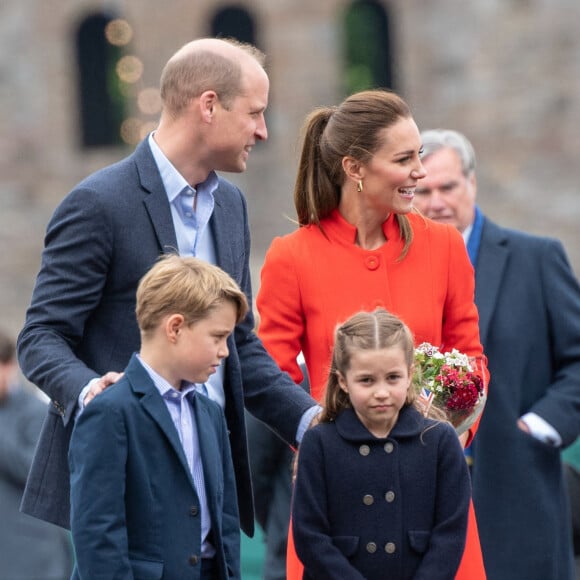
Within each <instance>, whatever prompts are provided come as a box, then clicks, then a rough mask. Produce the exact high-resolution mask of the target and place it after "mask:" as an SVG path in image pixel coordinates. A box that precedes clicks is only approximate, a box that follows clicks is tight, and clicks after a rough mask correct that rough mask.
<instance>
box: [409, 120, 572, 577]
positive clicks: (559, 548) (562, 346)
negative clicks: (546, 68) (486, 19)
mask: <svg viewBox="0 0 580 580" xmlns="http://www.w3.org/2000/svg"><path fill="white" fill-rule="evenodd" d="M422 139H423V147H424V152H423V155H422V160H423V164H424V166H425V169H426V171H427V176H426V177H425V178H424V179H422V180H421V182H420V183H419V186H418V187H417V191H416V198H415V207H416V208H417V209H418V210H419V211H421V212H422V213H423V214H424V215H425V216H427V217H429V218H431V219H433V220H436V221H441V222H445V223H450V224H453V225H454V226H455V227H457V229H458V230H459V231H460V232H461V233H462V235H463V237H464V239H465V242H466V244H467V249H468V252H469V255H470V258H471V261H472V263H473V265H474V268H475V286H476V290H475V301H476V304H477V306H478V309H479V315H480V333H481V341H482V343H483V345H484V349H485V353H486V355H487V357H488V361H489V370H490V374H491V384H490V386H489V396H488V400H487V405H486V409H485V411H484V413H483V417H482V419H481V423H480V425H479V430H478V433H477V436H476V437H475V439H474V441H473V444H472V446H471V453H472V459H473V466H472V477H473V501H474V505H475V510H476V515H477V520H478V525H479V533H480V539H481V546H482V551H483V557H484V562H485V567H486V571H487V575H488V579H489V580H573V578H574V570H573V558H572V553H573V552H572V541H571V529H570V512H569V505H568V497H567V493H566V488H565V482H564V477H563V472H562V463H561V459H560V451H561V449H563V448H565V447H566V446H568V445H570V444H571V443H572V442H574V440H575V439H576V438H577V437H578V435H579V434H580V286H579V285H578V281H577V279H576V278H575V276H574V273H573V272H572V269H571V267H570V265H569V263H568V259H567V256H566V253H565V251H564V248H563V246H562V244H561V243H560V242H559V241H558V240H555V239H550V238H544V237H538V236H532V235H529V234H526V233H523V232H519V231H515V230H510V229H506V228H503V227H500V226H499V225H497V224H495V223H494V222H492V221H491V220H489V219H488V218H487V217H486V216H484V215H483V214H482V212H481V210H480V209H479V207H478V206H477V205H476V194H477V180H476V173H475V154H474V151H473V147H472V145H471V143H470V142H469V141H468V140H467V138H466V137H465V136H464V135H462V134H460V133H458V132H456V131H450V130H441V129H438V130H431V131H425V132H423V133H422Z"/></svg>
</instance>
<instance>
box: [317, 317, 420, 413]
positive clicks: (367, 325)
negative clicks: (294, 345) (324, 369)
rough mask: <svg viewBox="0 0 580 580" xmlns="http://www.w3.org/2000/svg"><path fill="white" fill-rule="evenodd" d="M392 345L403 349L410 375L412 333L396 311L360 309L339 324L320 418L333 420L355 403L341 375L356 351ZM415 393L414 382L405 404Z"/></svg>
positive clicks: (412, 401)
mask: <svg viewBox="0 0 580 580" xmlns="http://www.w3.org/2000/svg"><path fill="white" fill-rule="evenodd" d="M391 347H400V348H402V349H403V352H404V354H405V363H406V364H407V366H408V368H409V378H411V371H412V368H413V361H414V354H415V347H414V342H413V334H412V333H411V331H410V330H409V327H408V326H407V325H406V324H405V323H404V322H403V321H402V320H401V319H399V318H397V317H396V316H395V315H394V314H391V313H390V312H388V311H387V310H385V309H384V308H377V309H376V310H374V311H373V312H358V313H357V314H355V315H353V316H351V317H350V318H349V319H348V320H347V321H346V322H344V323H343V324H341V325H340V326H338V327H337V329H336V331H335V334H334V349H333V352H332V363H331V367H330V374H329V376H328V381H327V383H326V393H325V401H324V409H323V411H322V415H321V419H320V420H321V421H323V422H330V421H333V420H334V419H336V417H337V415H338V414H339V413H340V412H341V411H342V410H344V409H346V408H348V407H351V406H352V405H351V403H350V399H349V397H348V394H347V393H345V392H344V391H343V390H342V389H341V388H340V385H339V382H338V376H339V374H341V375H342V376H344V375H345V374H346V372H347V370H348V369H349V367H350V361H351V359H352V354H353V352H354V351H355V350H375V349H383V348H391ZM416 396H417V395H416V393H415V390H414V389H413V387H412V385H411V386H410V387H409V389H408V390H407V398H406V401H405V405H411V404H413V403H414V401H415V399H416Z"/></svg>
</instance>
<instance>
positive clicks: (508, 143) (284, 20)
mask: <svg viewBox="0 0 580 580" xmlns="http://www.w3.org/2000/svg"><path fill="white" fill-rule="evenodd" d="M240 4H242V5H243V6H245V7H246V8H247V9H248V10H249V11H250V12H251V13H252V15H253V17H254V19H255V22H256V24H257V34H258V42H259V44H260V45H261V46H262V48H264V50H265V51H266V52H267V54H268V57H269V72H270V76H271V81H272V90H271V104H270V107H269V111H268V123H269V131H270V138H269V140H268V142H266V143H263V144H260V145H259V146H258V147H256V149H255V150H254V151H253V153H252V156H251V159H250V163H249V170H248V171H247V172H246V173H245V174H243V175H234V176H229V177H230V178H231V179H232V180H233V181H235V182H236V183H238V184H239V185H240V186H241V187H242V188H243V189H244V190H245V191H246V193H247V195H248V203H249V207H250V212H251V219H252V228H253V262H252V266H253V271H254V275H255V285H257V284H258V272H259V268H260V265H261V262H262V259H263V255H264V252H265V250H266V248H267V246H268V244H269V243H270V241H271V239H272V237H273V236H275V235H277V234H280V233H285V232H287V231H290V230H291V229H292V228H293V226H292V223H291V221H290V220H289V219H288V216H292V215H293V211H292V201H291V192H292V185H293V176H294V172H295V169H296V157H297V144H298V136H299V129H300V126H301V124H302V120H303V118H304V116H305V115H306V113H307V112H309V111H310V110H311V109H312V108H313V107H315V106H317V105H322V104H333V103H335V102H337V101H339V100H340V99H341V95H340V89H339V87H340V84H341V83H340V80H341V70H342V69H341V66H342V65H341V62H340V54H341V19H342V12H343V10H344V8H345V6H346V5H347V2H345V1H344V0H316V2H312V1H311V0H310V1H305V0H277V1H276V2H272V0H253V1H250V2H244V1H242V2H240ZM223 5H224V4H223V3H218V2H215V0H197V1H195V2H193V1H191V0H190V1H185V0H166V1H164V2H159V1H158V0H118V1H117V2H115V1H114V0H108V1H90V0H51V1H50V2H41V1H39V0H36V1H34V0H28V1H26V2H23V1H21V0H5V1H4V2H3V3H2V4H1V5H0V81H1V82H0V119H1V123H0V126H1V131H0V243H1V244H2V252H1V253H0V280H1V286H0V309H1V311H2V318H1V320H0V324H2V326H4V327H7V328H8V329H10V330H13V331H14V332H16V331H18V330H19V328H20V327H21V325H22V322H23V319H24V313H25V309H26V307H27V305H28V302H29V300H30V294H31V291H32V287H33V284H34V277H35V275H36V272H37V269H38V265H39V259H40V252H41V248H42V238H43V234H44V229H45V227H46V223H47V221H48V219H49V217H50V215H51V213H52V211H53V209H54V207H55V205H56V204H57V203H58V202H59V201H60V199H62V197H63V196H64V195H65V194H66V192H67V191H68V190H69V189H70V188H71V187H72V186H73V185H74V184H75V183H76V182H77V181H79V180H80V179H81V178H82V177H84V176H85V175H86V174H87V173H89V172H91V171H93V170H94V169H96V168H98V167H101V166H103V165H105V164H107V163H109V162H111V161H114V160H117V159H119V158H120V157H121V156H123V155H125V154H127V153H128V152H129V151H130V148H129V147H125V148H123V147H120V148H114V149H112V150H101V151H96V152H94V151H93V152H86V151H82V150H81V149H80V148H79V146H78V143H79V137H78V110H77V93H76V79H77V77H76V74H77V73H76V64H75V60H74V34H75V31H76V28H77V26H78V24H79V22H80V21H81V20H82V18H84V17H85V16H86V15H87V14H89V13H90V12H91V11H98V10H101V9H103V8H106V9H114V10H118V11H120V12H121V13H122V14H123V15H124V16H125V17H126V18H127V19H128V20H129V22H130V23H131V24H132V26H133V29H134V33H135V34H134V39H133V41H132V44H131V50H132V52H134V53H135V54H137V55H138V56H139V58H141V60H142V61H143V63H144V73H143V78H142V81H141V83H142V85H143V86H156V85H157V84H158V78H159V73H160V71H161V68H162V66H163V64H164V63H165V61H166V60H167V58H168V57H169V56H170V55H171V54H172V53H173V52H174V51H175V50H176V49H177V48H179V47H180V46H181V45H183V44H185V43H186V42H187V41H189V40H191V39H192V38H195V37H199V36H206V35H208V34H209V30H210V28H209V21H210V19H211V16H212V14H213V13H214V11H215V10H216V9H217V8H219V7H221V6H223ZM384 5H385V7H386V8H387V9H388V10H389V13H390V15H391V24H392V33H393V34H392V36H393V39H394V46H393V54H394V56H395V75H396V79H397V90H398V91H399V92H401V93H402V94H403V96H404V97H405V98H406V99H407V100H408V101H409V102H410V104H411V106H412V108H413V110H414V112H415V116H416V119H417V122H418V124H419V126H420V128H425V129H426V128H433V127H439V126H445V127H449V128H455V129H458V130H460V131H463V132H465V133H466V134H467V135H468V136H469V137H470V138H471V139H472V141H473V143H474V145H475V146H476V150H477V152H478V158H479V171H478V183H479V197H480V204H481V206H482V207H483V209H484V210H485V211H486V212H487V213H488V214H489V215H490V216H491V217H492V218H495V219H497V220H498V221H501V222H503V223H504V224H506V225H510V226H513V227H518V228H522V229H527V230H529V231H531V232H535V233H540V234H547V235H554V236H557V237H559V238H561V239H562V240H563V241H564V243H565V245H566V247H567V250H568V252H569V255H570V257H571V260H572V263H573V266H574V268H575V270H576V272H580V228H578V226H577V224H576V222H577V219H578V216H580V196H579V195H578V193H577V190H578V183H579V182H580V163H579V162H578V157H579V152H580V133H579V131H578V129H577V127H579V126H580V98H579V96H580V70H579V69H580V35H578V34H577V23H578V22H579V21H580V3H578V2H577V0H485V2H464V1H463V0H438V1H437V2H425V1H424V0H392V1H385V2H384Z"/></svg>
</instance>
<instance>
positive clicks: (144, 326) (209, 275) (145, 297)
mask: <svg viewBox="0 0 580 580" xmlns="http://www.w3.org/2000/svg"><path fill="white" fill-rule="evenodd" d="M225 301H230V302H232V303H233V304H234V305H235V307H236V323H239V322H241V321H242V320H243V319H244V317H245V316H246V314H247V313H248V301H247V299H246V295H245V294H244V293H243V292H242V291H241V290H240V287H239V286H238V285H237V284H236V282H235V281H234V280H233V279H232V278H231V277H230V276H229V275H228V274H227V273H226V272H224V271H223V270H222V269H221V268H218V267H217V266H213V265H212V264H208V263H207V262H203V261H202V260H199V259H197V258H192V257H181V256H177V255H175V254H167V255H164V256H161V257H160V258H159V260H158V261H157V262H156V263H155V265H154V266H153V267H152V268H151V269H150V270H149V271H148V272H147V274H145V276H143V278H142V279H141V281H140V282H139V286H138V288H137V306H136V309H135V311H136V315H137V323H138V324H139V328H140V330H141V332H142V333H143V334H148V333H150V332H152V331H153V330H155V329H156V328H157V327H158V326H159V324H160V323H161V320H162V319H163V318H164V317H165V316H167V315H170V314H181V315H182V316H183V317H184V319H185V323H186V324H187V325H188V326H189V325H191V324H193V323H194V322H197V321H199V320H201V319H203V318H205V317H206V316H207V315H208V314H209V312H210V311H211V310H212V309H214V308H216V307H217V306H219V305H221V304H223V303H224V302H225Z"/></svg>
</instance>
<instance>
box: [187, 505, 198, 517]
mask: <svg viewBox="0 0 580 580" xmlns="http://www.w3.org/2000/svg"><path fill="white" fill-rule="evenodd" d="M189 513H190V515H192V516H194V517H195V516H196V515H197V514H198V513H199V509H198V507H197V506H196V505H192V506H191V508H189Z"/></svg>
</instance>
